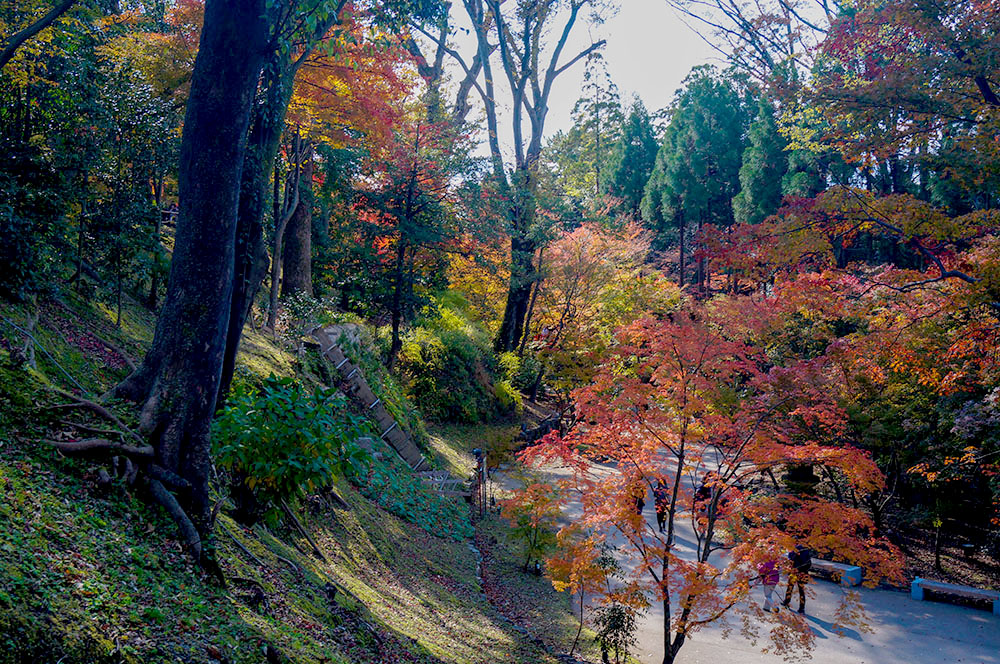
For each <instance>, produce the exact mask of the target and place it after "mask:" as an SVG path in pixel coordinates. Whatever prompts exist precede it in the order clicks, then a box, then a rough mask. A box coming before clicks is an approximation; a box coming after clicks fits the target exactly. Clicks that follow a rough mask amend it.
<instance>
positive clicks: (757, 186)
mask: <svg viewBox="0 0 1000 664" xmlns="http://www.w3.org/2000/svg"><path fill="white" fill-rule="evenodd" d="M785 146H786V141H785V139H784V138H783V137H782V136H781V134H780V133H779V132H778V125H777V123H776V122H775V119H774V109H773V108H772V107H771V104H770V103H769V102H768V101H767V99H764V98H761V100H760V103H759V105H758V109H757V117H756V119H755V120H754V121H753V124H751V125H750V144H749V145H748V146H747V148H746V150H744V151H743V165H742V166H741V167H740V193H739V194H737V195H736V198H734V199H733V214H734V216H735V219H736V222H737V223H740V224H759V223H760V222H761V221H763V220H764V219H765V218H767V217H768V216H770V215H772V214H774V213H775V212H777V211H778V207H779V206H780V205H781V183H782V178H783V177H784V176H785V173H786V172H787V171H788V157H787V155H786V154H785V151H784V150H785Z"/></svg>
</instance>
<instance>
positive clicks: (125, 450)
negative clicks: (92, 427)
mask: <svg viewBox="0 0 1000 664" xmlns="http://www.w3.org/2000/svg"><path fill="white" fill-rule="evenodd" d="M42 442H44V443H46V444H48V445H51V446H52V447H54V448H56V449H57V450H59V451H60V452H63V453H64V454H80V455H94V456H109V455H112V454H122V455H124V456H126V457H131V458H133V459H137V460H145V461H146V462H148V461H149V460H150V459H152V458H153V454H154V452H153V448H152V447H150V446H149V445H143V446H141V447H136V446H134V445H124V444H122V443H116V442H114V441H112V440H107V439H105V438H85V439H84V440H76V441H73V442H61V441H57V440H44V441H42Z"/></svg>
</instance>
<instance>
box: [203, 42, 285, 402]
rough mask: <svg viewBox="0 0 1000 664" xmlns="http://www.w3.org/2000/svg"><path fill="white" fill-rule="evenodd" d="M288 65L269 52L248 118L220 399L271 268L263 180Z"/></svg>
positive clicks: (280, 122)
mask: <svg viewBox="0 0 1000 664" xmlns="http://www.w3.org/2000/svg"><path fill="white" fill-rule="evenodd" d="M289 66H290V64H289V62H288V56H287V55H284V56H281V55H278V54H276V53H272V55H271V60H270V62H269V66H268V67H266V68H265V74H264V80H263V83H262V87H263V88H264V90H265V92H264V100H263V102H261V103H258V104H256V105H255V106H254V109H253V112H252V116H251V124H250V137H249V139H248V141H247V151H246V157H245V158H244V163H243V172H242V177H241V178H240V203H239V212H238V214H237V222H236V268H235V272H234V275H233V298H232V303H231V305H230V310H229V325H228V328H227V331H226V352H225V355H224V357H223V363H222V378H221V380H220V381H219V401H220V402H222V401H224V400H225V398H226V395H227V394H229V388H230V387H231V385H232V382H233V373H234V372H235V370H236V355H237V353H238V352H239V345H240V338H241V337H242V335H243V327H244V326H245V325H246V321H247V318H248V317H249V316H250V310H251V308H252V307H253V302H254V299H255V298H256V297H257V293H258V292H259V290H260V286H261V284H262V283H263V281H264V277H265V276H266V275H267V271H268V268H269V267H270V261H269V260H268V257H267V248H266V245H265V242H264V208H265V206H266V204H267V189H268V179H269V178H270V176H271V171H272V170H274V165H275V159H276V157H277V154H278V146H279V145H280V144H281V132H282V130H283V129H284V127H285V113H286V111H287V109H288V102H289V100H290V99H291V97H292V80H291V78H290V77H289V76H288V74H287V73H286V72H284V71H283V67H284V68H285V69H287V68H288V67H289ZM275 182H277V172H276V171H275ZM274 224H275V226H277V225H278V213H275V215H274Z"/></svg>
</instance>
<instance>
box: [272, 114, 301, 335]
mask: <svg viewBox="0 0 1000 664" xmlns="http://www.w3.org/2000/svg"><path fill="white" fill-rule="evenodd" d="M294 145H295V147H294V148H293V149H292V153H293V158H294V159H295V166H294V168H293V170H292V174H291V176H290V177H289V178H288V182H287V184H285V198H286V199H287V203H286V205H285V211H284V212H283V213H282V215H281V218H280V219H277V220H276V221H275V222H274V249H273V251H272V252H271V294H270V298H269V300H268V306H267V326H268V327H269V328H271V330H274V326H275V325H276V324H277V322H278V287H279V286H280V285H281V268H282V265H283V264H284V262H283V261H282V260H281V256H282V254H283V247H284V238H285V227H286V226H287V225H288V222H289V220H290V219H291V218H292V214H294V212H295V210H296V209H297V208H298V206H299V167H300V152H299V135H298V133H296V134H295V143H294ZM289 188H291V194H290V195H289Z"/></svg>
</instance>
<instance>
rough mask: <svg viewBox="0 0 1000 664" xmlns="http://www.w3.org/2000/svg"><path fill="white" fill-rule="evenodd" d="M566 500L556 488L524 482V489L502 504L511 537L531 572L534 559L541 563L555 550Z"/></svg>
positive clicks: (524, 566)
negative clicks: (558, 525)
mask: <svg viewBox="0 0 1000 664" xmlns="http://www.w3.org/2000/svg"><path fill="white" fill-rule="evenodd" d="M562 503H563V498H562V497H561V496H560V495H559V492H558V490H556V488H555V487H553V486H551V485H549V484H544V483H541V482H531V480H530V479H527V478H525V479H524V489H523V490H521V491H518V492H516V493H515V494H514V497H513V498H510V499H508V500H504V501H503V505H502V507H503V511H502V514H503V518H505V519H506V520H507V522H508V523H510V532H511V537H512V538H513V539H514V540H515V541H517V542H519V543H520V545H521V551H522V555H523V556H524V564H523V565H522V568H523V569H524V571H528V566H529V565H530V564H531V561H532V560H536V561H541V560H542V559H544V558H545V556H547V555H548V554H549V553H550V552H551V551H553V550H555V548H556V545H557V544H558V540H557V538H556V519H558V518H559V516H560V515H561V507H562Z"/></svg>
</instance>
